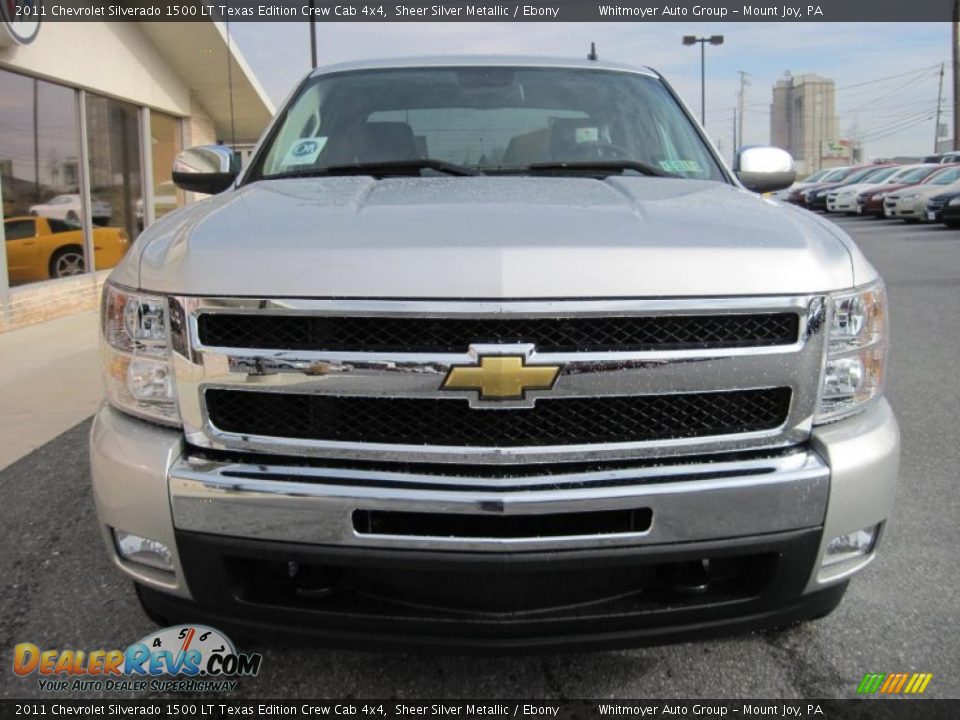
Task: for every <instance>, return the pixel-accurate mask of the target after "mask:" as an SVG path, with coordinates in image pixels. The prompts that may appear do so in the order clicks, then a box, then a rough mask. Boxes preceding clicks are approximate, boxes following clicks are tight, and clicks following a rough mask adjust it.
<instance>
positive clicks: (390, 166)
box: [263, 158, 483, 180]
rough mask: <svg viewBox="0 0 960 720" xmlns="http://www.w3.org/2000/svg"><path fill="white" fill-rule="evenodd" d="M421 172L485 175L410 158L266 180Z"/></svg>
mask: <svg viewBox="0 0 960 720" xmlns="http://www.w3.org/2000/svg"><path fill="white" fill-rule="evenodd" d="M421 170H436V171H437V172H441V173H445V174H447V175H457V176H472V175H483V173H482V172H481V171H480V170H477V169H476V168H472V167H468V166H467V165H457V164H456V163H451V162H447V161H446V160H436V159H434V158H410V159H409V160H389V161H385V162H369V163H350V164H347V165H329V166H327V167H309V168H303V169H302V170H291V171H290V172H284V173H277V174H276V175H265V176H264V177H263V179H264V180H280V179H283V178H302V177H327V176H331V175H372V176H373V177H382V176H384V175H408V174H410V173H414V172H416V173H419V172H420V171H421Z"/></svg>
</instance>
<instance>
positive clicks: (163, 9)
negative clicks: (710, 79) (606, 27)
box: [11, 0, 954, 23]
mask: <svg viewBox="0 0 960 720" xmlns="http://www.w3.org/2000/svg"><path fill="white" fill-rule="evenodd" d="M220 3H222V4H215V3H206V2H195V1H193V0H183V1H181V2H172V1H170V0H156V1H152V0H17V2H15V3H12V5H11V9H12V10H13V13H14V15H15V17H14V18H13V19H14V22H30V21H37V20H39V21H40V22H103V21H110V22H117V21H127V20H130V21H136V22H170V21H176V22H209V21H210V20H221V21H229V22H271V21H284V22H296V21H309V20H315V21H317V22H438V21H447V22H450V21H453V22H592V21H597V22H611V21H613V22H634V23H646V22H684V23H690V22H711V23H713V22H947V21H950V20H951V19H952V17H953V5H954V2H953V0H911V1H910V2H903V0H780V1H779V2H772V1H769V0H520V1H517V0H399V1H397V0H387V1H385V2H381V0H336V1H333V2H331V1H330V0H313V2H311V0H230V1H229V2H225V1H224V0H220Z"/></svg>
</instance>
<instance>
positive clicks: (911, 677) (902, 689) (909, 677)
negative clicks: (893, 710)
mask: <svg viewBox="0 0 960 720" xmlns="http://www.w3.org/2000/svg"><path fill="white" fill-rule="evenodd" d="M932 679H933V673H867V674H866V675H864V676H863V680H861V681H860V685H858V686H857V693H858V694H861V695H862V694H871V693H880V694H885V695H899V694H904V695H919V694H921V693H922V692H923V691H924V690H926V689H927V685H929V684H930V681H931V680H932Z"/></svg>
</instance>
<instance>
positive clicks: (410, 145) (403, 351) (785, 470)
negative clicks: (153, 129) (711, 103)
mask: <svg viewBox="0 0 960 720" xmlns="http://www.w3.org/2000/svg"><path fill="white" fill-rule="evenodd" d="M793 175H794V172H793V162H792V160H791V159H790V157H789V155H787V154H786V153H784V152H783V151H781V150H777V149H775V148H765V147H750V148H745V149H742V150H741V151H740V153H739V155H738V157H737V160H736V162H735V164H734V169H733V171H731V170H730V169H728V168H727V167H726V166H725V165H724V163H723V161H722V160H721V159H720V158H719V157H718V155H717V153H716V151H715V150H714V148H713V147H712V146H711V144H710V142H709V141H708V140H707V138H706V136H705V135H704V132H703V130H702V129H701V128H700V127H699V126H698V125H697V123H696V122H695V121H694V120H693V119H692V117H691V115H690V113H689V111H688V110H687V109H686V108H685V107H684V106H683V104H682V103H681V101H680V100H679V99H678V97H677V95H676V93H675V92H674V91H673V90H672V89H671V87H670V85H669V84H668V83H667V82H666V81H665V80H664V78H662V77H661V76H660V75H659V74H658V73H656V72H655V71H653V70H650V69H646V68H633V67H626V66H621V65H616V64H610V63H604V62H598V61H588V60H583V61H577V60H553V59H530V58H509V57H504V58H452V57H445V58H438V59H415V60H403V61H386V62H375V63H356V64H350V65H339V66H331V67H327V68H324V69H321V70H317V71H315V72H312V73H311V74H310V75H309V76H308V77H307V78H305V79H304V81H303V82H302V83H301V84H300V85H299V86H298V88H297V89H296V90H295V91H294V92H293V94H292V95H291V97H290V99H289V100H288V101H287V102H286V104H285V105H284V107H283V109H282V111H281V112H280V113H279V114H278V115H277V117H276V119H275V120H274V121H273V123H272V125H271V126H270V127H269V128H268V129H267V131H266V132H265V134H264V137H263V139H262V140H261V142H260V144H259V146H258V148H257V149H256V151H255V153H254V155H253V157H252V159H251V162H250V163H249V165H248V166H247V167H246V168H244V169H243V170H242V171H240V170H239V168H238V166H237V163H236V160H235V157H234V155H233V154H232V153H230V152H229V151H228V150H227V149H226V148H224V147H220V146H206V147H200V148H194V149H191V150H188V151H186V152H185V153H183V154H182V155H181V156H180V157H179V158H178V160H177V162H176V165H175V168H174V180H175V182H176V183H177V184H178V185H179V186H180V187H181V188H183V189H185V190H189V191H194V192H204V193H210V194H214V193H215V196H214V197H212V198H209V199H206V200H203V201H200V202H196V203H194V204H191V205H189V206H187V207H185V208H183V209H182V210H179V211H177V212H174V213H171V214H169V215H167V216H166V217H164V218H163V219H162V220H160V221H159V222H157V223H155V224H154V225H152V226H151V227H150V228H148V229H147V231H146V232H145V233H144V234H143V235H142V236H141V237H140V239H139V240H138V241H137V243H136V245H135V246H134V248H133V249H132V250H131V252H130V253H129V254H128V255H127V257H126V259H125V260H124V261H123V263H122V264H121V265H120V266H119V267H118V268H117V269H116V270H115V271H114V272H113V274H112V275H111V277H110V279H109V282H108V285H107V287H106V288H105V291H104V301H103V323H102V333H103V343H102V347H103V369H104V377H105V382H106V386H107V403H106V404H105V405H104V406H103V408H102V409H101V411H100V412H99V414H98V415H97V417H96V420H95V423H94V425H93V430H92V437H91V458H92V465H93V486H94V493H95V498H96V504H97V511H98V516H99V522H100V524H101V526H102V530H103V536H104V538H105V540H106V545H107V549H108V552H109V554H110V557H111V558H112V560H113V562H114V564H115V565H116V566H117V567H118V568H120V569H121V570H122V571H123V572H124V573H126V574H127V575H129V576H130V577H131V578H132V579H133V580H134V582H135V585H136V589H137V595H138V597H139V599H140V601H141V603H142V605H143V607H144V608H145V610H146V611H147V613H148V614H149V616H150V617H151V618H153V619H155V620H157V621H158V622H168V623H169V622H174V621H177V622H179V621H192V622H206V623H208V624H212V625H214V626H216V627H219V628H221V629H223V630H225V631H231V632H236V633H241V634H243V635H245V636H247V635H251V634H262V633H268V634H270V635H272V636H274V637H277V636H279V637H289V638H296V639H308V640H310V641H315V642H320V643H324V644H332V645H346V646H349V647H354V646H357V645H359V644H362V645H375V646H379V647H384V646H394V647H405V646H409V645H419V644H438V645H444V646H450V647H454V648H460V647H465V646H473V647H477V648H528V647H548V648H550V647H564V646H572V647H591V646H611V645H638V644H644V643H651V642H665V641H670V640H684V639H698V638H703V637H708V636H711V635H715V634H720V633H728V632H739V631H743V630H747V629H754V628H763V627H775V626H783V625H787V624H791V623H794V622H797V621H802V620H808V619H812V618H817V617H820V616H823V615H826V614H827V613H829V612H830V611H831V610H833V609H834V608H835V607H836V605H837V604H838V603H839V602H840V599H841V597H842V596H843V593H844V591H845V589H846V587H847V582H848V580H849V578H850V577H851V576H852V575H854V574H855V573H857V572H858V571H860V570H861V569H862V568H864V566H866V565H867V564H868V563H869V562H870V561H871V560H872V559H873V558H874V556H875V554H876V549H877V544H878V542H879V539H880V537H881V535H882V533H883V528H884V523H885V522H886V520H887V518H888V516H889V514H890V512H891V508H892V506H893V499H894V490H895V485H896V478H897V470H898V461H899V436H898V430H897V425H896V421H895V419H894V416H893V413H892V412H891V409H890V406H889V405H888V403H887V402H886V400H885V399H884V398H883V396H882V392H883V380H884V368H885V362H886V351H887V317H886V313H887V311H886V302H885V297H884V287H883V284H882V282H881V280H880V278H879V277H878V275H877V272H876V271H875V270H874V268H873V267H871V265H870V264H869V263H868V262H867V260H866V259H865V258H864V256H863V255H862V254H861V253H860V251H859V250H858V249H857V247H856V246H855V245H854V244H853V242H852V241H851V240H850V238H849V237H848V236H847V235H845V234H844V233H843V232H842V231H840V230H839V229H837V228H836V227H835V226H834V225H832V224H830V223H829V222H826V221H824V220H822V219H820V218H819V217H817V216H815V215H813V214H811V213H808V212H807V211H805V210H801V209H797V208H793V207H789V206H787V205H783V204H780V203H778V202H775V201H773V200H770V199H766V198H764V197H763V196H762V195H761V194H758V193H762V192H764V191H770V190H775V189H778V188H782V187H785V186H786V185H789V184H790V182H792V180H793Z"/></svg>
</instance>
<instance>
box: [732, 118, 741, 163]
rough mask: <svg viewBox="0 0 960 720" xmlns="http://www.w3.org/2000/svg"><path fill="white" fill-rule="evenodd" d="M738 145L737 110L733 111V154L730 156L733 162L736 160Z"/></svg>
mask: <svg viewBox="0 0 960 720" xmlns="http://www.w3.org/2000/svg"><path fill="white" fill-rule="evenodd" d="M739 147H740V144H739V143H738V142H737V109H736V108H734V109H733V152H732V153H731V154H730V155H731V157H732V158H733V160H734V161H736V159H737V149H738V148H739Z"/></svg>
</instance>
